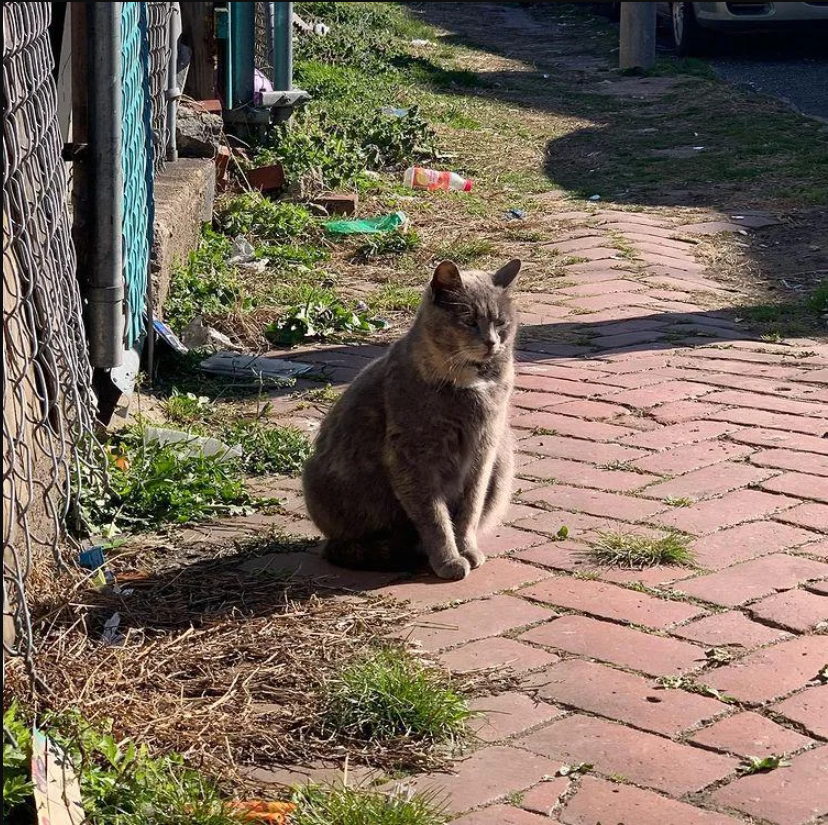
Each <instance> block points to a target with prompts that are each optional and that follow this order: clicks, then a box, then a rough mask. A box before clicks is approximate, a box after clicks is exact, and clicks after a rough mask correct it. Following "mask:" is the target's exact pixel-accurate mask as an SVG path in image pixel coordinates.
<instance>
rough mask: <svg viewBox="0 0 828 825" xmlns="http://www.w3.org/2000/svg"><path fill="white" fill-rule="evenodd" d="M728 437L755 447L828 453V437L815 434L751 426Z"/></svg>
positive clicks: (819, 453)
mask: <svg viewBox="0 0 828 825" xmlns="http://www.w3.org/2000/svg"><path fill="white" fill-rule="evenodd" d="M728 438H729V439H730V440H731V441H736V442H738V443H739V444H750V445H752V446H754V447H784V448H785V449H786V450H794V451H798V452H804V453H816V454H817V455H828V438H819V437H818V436H815V435H803V434H802V433H790V432H784V431H782V430H766V429H762V428H760V427H755V428H754V427H751V428H750V429H747V430H737V431H736V432H731V433H730V435H729V436H728Z"/></svg>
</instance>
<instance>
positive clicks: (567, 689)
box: [524, 659, 727, 736]
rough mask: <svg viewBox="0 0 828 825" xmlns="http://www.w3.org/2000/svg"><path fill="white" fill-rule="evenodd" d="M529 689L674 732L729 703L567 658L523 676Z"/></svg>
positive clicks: (565, 702)
mask: <svg viewBox="0 0 828 825" xmlns="http://www.w3.org/2000/svg"><path fill="white" fill-rule="evenodd" d="M524 684H525V685H527V686H528V687H531V688H534V690H533V691H532V693H533V695H537V696H539V697H541V698H542V699H549V700H551V701H553V702H558V703H560V704H562V705H567V706H569V707H572V708H576V709H577V710H584V711H587V712H588V713H595V714H597V715H599V716H606V717H608V718H610V719H614V720H616V721H617V722H626V723H628V724H631V725H634V726H635V727H637V728H642V729H643V730H649V731H653V732H654V733H663V734H665V735H667V736H672V735H674V734H678V733H679V732H680V731H682V730H685V729H686V728H690V727H693V726H694V725H697V724H700V723H701V722H703V721H705V720H707V719H713V718H714V717H716V716H718V715H720V714H722V713H725V712H727V706H726V705H724V704H722V703H721V702H717V701H716V700H715V699H708V698H706V697H704V696H699V695H697V694H695V693H687V692H686V691H683V690H659V689H657V688H656V687H655V686H654V684H653V681H652V679H645V678H643V677H641V676H635V675H633V674H632V673H625V672H624V671H622V670H616V669H614V668H610V667H606V666H605V665H599V664H596V663H594V662H586V661H583V660H581V659H567V660H566V661H563V662H559V663H558V664H556V665H553V666H552V667H549V668H546V670H542V671H540V672H539V673H534V674H532V675H531V676H528V677H526V679H525V680H524Z"/></svg>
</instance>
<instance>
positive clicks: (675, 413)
mask: <svg viewBox="0 0 828 825" xmlns="http://www.w3.org/2000/svg"><path fill="white" fill-rule="evenodd" d="M720 409H721V407H720V406H719V405H718V404H708V403H707V402H706V401H671V402H669V403H667V404H662V405H661V406H660V407H656V408H655V409H654V410H653V411H652V416H653V418H655V420H656V421H658V422H660V423H661V424H684V423H686V422H688V421H700V420H701V419H703V418H705V417H706V416H708V415H711V414H712V413H714V412H717V411H718V410H720Z"/></svg>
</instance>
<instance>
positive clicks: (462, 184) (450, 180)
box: [403, 166, 472, 192]
mask: <svg viewBox="0 0 828 825" xmlns="http://www.w3.org/2000/svg"><path fill="white" fill-rule="evenodd" d="M403 183H404V184H405V185H406V186H408V187H410V188H411V189H428V191H429V192H434V191H435V190H437V189H443V190H445V191H446V192H471V188H472V181H471V180H469V179H468V178H464V177H462V176H461V175H458V174H457V173H456V172H445V171H440V170H438V169H426V168H425V167H423V166H409V168H408V169H406V170H405V172H404V173H403Z"/></svg>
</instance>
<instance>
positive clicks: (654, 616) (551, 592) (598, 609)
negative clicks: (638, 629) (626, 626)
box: [520, 576, 703, 629]
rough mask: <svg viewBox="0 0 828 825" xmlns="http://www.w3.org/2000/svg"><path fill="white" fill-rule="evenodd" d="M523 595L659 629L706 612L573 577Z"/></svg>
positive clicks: (557, 579) (555, 580) (550, 581)
mask: <svg viewBox="0 0 828 825" xmlns="http://www.w3.org/2000/svg"><path fill="white" fill-rule="evenodd" d="M520 595H521V596H526V597H528V598H531V599H537V600H538V601H542V602H549V603H550V604H553V605H556V606H558V607H564V608H568V609H569V610H577V611H578V612H579V613H589V614H591V615H593V616H599V617H602V618H605V619H615V620H616V621H622V622H629V623H631V624H637V625H644V626H646V627H654V628H659V629H661V628H665V627H669V626H670V625H673V624H678V623H680V622H684V621H687V620H688V619H691V618H693V617H694V616H698V615H700V614H701V613H702V612H703V611H702V610H701V609H699V608H698V607H695V606H694V605H691V604H686V603H684V602H677V601H669V600H667V599H659V598H658V597H656V596H650V595H649V594H647V593H639V592H638V591H635V590H626V589H624V588H621V587H615V586H614V585H612V584H605V583H604V582H600V581H592V580H590V579H575V578H572V577H571V576H555V577H554V578H551V579H546V581H543V582H541V583H539V584H536V585H533V586H531V587H525V588H523V589H522V590H521V591H520Z"/></svg>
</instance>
